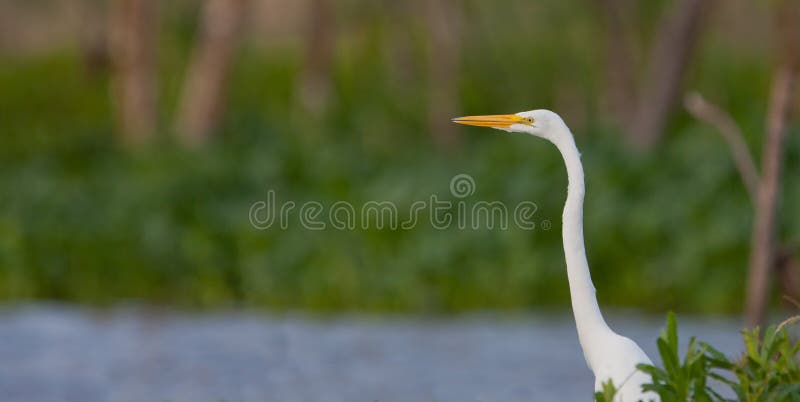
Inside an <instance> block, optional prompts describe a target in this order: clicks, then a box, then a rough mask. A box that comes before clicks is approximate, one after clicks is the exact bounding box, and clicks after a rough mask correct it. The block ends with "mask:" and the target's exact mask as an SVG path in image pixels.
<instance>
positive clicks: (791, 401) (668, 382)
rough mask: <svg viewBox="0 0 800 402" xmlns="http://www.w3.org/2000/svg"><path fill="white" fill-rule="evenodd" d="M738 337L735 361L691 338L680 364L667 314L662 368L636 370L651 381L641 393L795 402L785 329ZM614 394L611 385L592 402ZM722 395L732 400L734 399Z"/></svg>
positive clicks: (799, 347)
mask: <svg viewBox="0 0 800 402" xmlns="http://www.w3.org/2000/svg"><path fill="white" fill-rule="evenodd" d="M742 334H743V338H744V344H745V351H746V352H745V353H744V355H743V356H741V357H740V358H738V359H736V360H730V359H728V357H726V356H725V355H724V354H722V353H721V352H719V351H718V350H716V349H714V347H713V346H711V345H709V344H707V343H703V342H699V343H698V342H696V341H695V339H694V337H693V338H692V339H691V340H690V341H689V346H688V348H687V351H686V354H685V355H684V358H683V360H681V359H680V356H679V352H678V327H677V323H676V321H675V315H674V314H672V313H670V314H669V316H668V317H667V327H666V329H665V330H664V332H662V334H661V337H659V338H658V341H657V342H658V351H659V354H660V356H661V361H662V365H663V367H657V366H651V365H646V364H642V365H639V369H640V370H642V371H643V372H645V373H647V374H649V375H650V376H651V378H652V382H651V383H650V384H645V385H644V388H645V389H647V390H649V391H653V392H655V393H657V394H658V396H659V398H660V399H661V401H662V402H686V401H697V402H711V401H721V402H725V401H740V402H797V401H800V356H798V353H800V341H797V340H792V339H791V338H790V337H789V335H788V334H787V332H786V329H785V328H782V327H775V326H771V327H769V328H768V329H767V331H766V332H765V333H764V334H763V336H762V334H761V332H760V331H759V329H758V328H756V329H754V330H752V331H747V330H745V331H743V333H742ZM712 381H717V384H718V386H717V387H716V390H715V389H714V388H713V387H711V386H710V384H711V382H712ZM723 388H728V389H727V390H724V389H723ZM615 392H616V391H615V388H614V385H613V384H611V383H610V382H609V383H606V384H604V385H603V391H602V392H597V393H596V394H595V401H596V402H611V401H613V398H614V394H615ZM725 394H732V395H735V399H730V398H728V397H725V396H723V395H725Z"/></svg>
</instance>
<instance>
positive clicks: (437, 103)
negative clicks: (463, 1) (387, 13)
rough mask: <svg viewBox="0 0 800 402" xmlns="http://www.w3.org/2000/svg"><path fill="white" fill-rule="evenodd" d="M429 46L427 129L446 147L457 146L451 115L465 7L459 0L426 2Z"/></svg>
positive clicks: (455, 99)
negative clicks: (463, 7)
mask: <svg viewBox="0 0 800 402" xmlns="http://www.w3.org/2000/svg"><path fill="white" fill-rule="evenodd" d="M425 7H427V8H426V14H427V17H428V18H427V24H428V30H429V32H430V40H431V44H430V49H429V57H428V80H429V81H428V87H429V89H430V92H429V100H428V129H429V130H430V132H431V133H432V135H433V137H434V139H435V141H436V143H437V145H439V146H440V147H441V148H443V149H445V150H452V149H454V148H456V147H457V146H458V143H459V139H458V131H457V130H456V127H455V126H454V125H453V124H451V123H450V119H451V118H453V117H455V116H456V115H457V114H458V76H459V66H460V64H461V63H460V62H461V60H460V58H461V24H462V21H461V20H462V14H461V12H462V10H461V5H460V3H459V2H458V1H457V0H428V1H426V4H425Z"/></svg>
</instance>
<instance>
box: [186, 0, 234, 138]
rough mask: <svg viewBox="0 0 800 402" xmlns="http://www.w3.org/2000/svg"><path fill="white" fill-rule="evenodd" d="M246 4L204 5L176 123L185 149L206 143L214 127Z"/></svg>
mask: <svg viewBox="0 0 800 402" xmlns="http://www.w3.org/2000/svg"><path fill="white" fill-rule="evenodd" d="M245 5H246V3H245V0H207V1H206V2H205V5H204V7H203V13H202V19H201V24H200V32H199V35H198V38H197V40H196V45H195V47H194V50H193V53H192V56H191V62H190V64H189V69H188V72H187V74H186V79H185V81H184V87H183V92H182V95H181V98H180V104H179V106H178V117H177V120H176V122H175V129H176V132H177V134H178V136H179V139H180V140H181V142H182V143H183V144H184V145H186V146H190V147H196V146H201V145H203V144H205V143H207V142H208V140H209V139H210V137H211V135H212V134H213V132H214V130H215V129H216V128H217V125H218V123H219V119H220V116H221V115H222V112H223V109H224V102H225V99H224V98H225V84H226V82H227V78H228V73H229V71H230V68H231V63H232V61H233V57H234V54H235V51H236V48H237V40H236V39H237V34H238V32H239V27H240V26H241V24H242V20H243V18H244V10H245Z"/></svg>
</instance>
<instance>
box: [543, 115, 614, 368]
mask: <svg viewBox="0 0 800 402" xmlns="http://www.w3.org/2000/svg"><path fill="white" fill-rule="evenodd" d="M556 129H558V130H563V131H564V132H562V133H557V135H554V136H553V139H552V142H553V143H554V144H555V145H556V147H558V150H559V151H561V155H562V156H563V157H564V163H565V164H566V166H567V179H568V181H569V186H568V187H567V201H566V203H565V205H564V215H563V231H562V236H563V239H564V255H565V257H566V261H567V277H568V279H569V293H570V298H571V300H572V312H573V314H574V315H575V324H576V326H577V328H578V340H579V341H580V343H581V348H582V349H583V355H584V357H585V358H586V362H587V363H588V364H589V367H590V368H592V369H593V370H594V368H595V367H596V366H597V363H598V362H599V361H600V357H599V354H601V353H602V350H600V347H601V346H599V345H600V344H601V343H602V341H601V339H602V338H604V337H606V336H607V335H609V334H613V332H612V331H611V329H610V328H609V327H608V325H607V324H606V322H605V320H604V319H603V314H602V313H601V312H600V306H599V305H598V304H597V297H596V296H595V290H594V285H593V284H592V277H591V274H590V273H589V263H588V262H587V261H586V248H585V246H584V243H583V197H584V193H585V188H584V181H583V166H582V165H581V157H580V152H578V147H577V146H576V145H575V140H574V138H573V137H572V133H570V131H569V129H568V128H567V127H566V125H562V126H561V127H558V128H556Z"/></svg>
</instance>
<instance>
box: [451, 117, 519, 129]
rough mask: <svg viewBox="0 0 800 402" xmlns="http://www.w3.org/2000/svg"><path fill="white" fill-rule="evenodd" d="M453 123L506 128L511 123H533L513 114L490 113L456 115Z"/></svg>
mask: <svg viewBox="0 0 800 402" xmlns="http://www.w3.org/2000/svg"><path fill="white" fill-rule="evenodd" d="M452 122H453V123H458V124H465V125H468V126H478V127H492V128H499V129H504V130H507V129H509V128H510V127H511V125H513V124H524V125H526V126H531V125H533V119H531V118H528V117H522V116H518V115H515V114H492V115H485V116H464V117H456V118H455V119H453V120H452Z"/></svg>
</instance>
